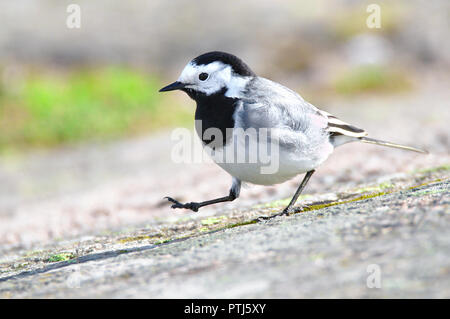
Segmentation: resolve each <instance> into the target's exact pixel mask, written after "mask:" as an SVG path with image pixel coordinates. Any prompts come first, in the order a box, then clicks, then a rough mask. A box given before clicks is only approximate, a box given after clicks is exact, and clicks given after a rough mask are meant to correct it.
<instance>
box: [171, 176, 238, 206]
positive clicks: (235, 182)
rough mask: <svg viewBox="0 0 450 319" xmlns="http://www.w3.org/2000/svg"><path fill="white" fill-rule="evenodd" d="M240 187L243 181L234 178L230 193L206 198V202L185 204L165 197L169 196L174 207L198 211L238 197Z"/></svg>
mask: <svg viewBox="0 0 450 319" xmlns="http://www.w3.org/2000/svg"><path fill="white" fill-rule="evenodd" d="M240 189H241V181H240V180H238V179H236V178H233V185H232V186H231V189H230V194H229V195H228V196H225V197H219V198H215V199H211V200H206V201H204V202H190V203H185V204H182V203H180V202H179V201H177V200H175V199H173V198H172V197H165V198H167V200H168V201H169V202H172V203H173V205H172V206H171V207H172V208H185V209H190V210H192V211H194V212H197V211H198V210H199V208H200V207H203V206H208V205H212V204H217V203H222V202H231V201H234V200H235V199H236V198H238V197H239V192H240Z"/></svg>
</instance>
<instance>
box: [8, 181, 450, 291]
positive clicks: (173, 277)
mask: <svg viewBox="0 0 450 319" xmlns="http://www.w3.org/2000/svg"><path fill="white" fill-rule="evenodd" d="M449 185H450V181H449V180H448V179H447V180H444V181H438V182H431V183H429V184H426V185H424V186H418V187H414V188H407V189H405V190H400V191H393V192H391V193H387V194H385V195H383V193H378V194H377V195H376V196H373V197H372V198H370V196H368V198H367V199H364V198H359V199H358V200H355V201H348V202H347V203H343V204H340V205H335V206H330V207H325V208H322V209H317V210H312V211H306V212H302V213H298V214H295V215H291V216H288V217H276V218H273V219H270V220H268V221H262V222H257V223H250V224H247V225H240V226H235V227H229V228H222V229H219V230H216V231H211V232H208V233H205V234H200V235H195V236H190V237H186V238H179V239H176V240H172V241H168V242H166V243H161V244H145V243H144V244H142V242H141V244H140V245H138V244H137V242H134V245H132V246H129V247H131V248H128V249H127V248H123V247H122V249H118V248H115V249H109V250H108V249H107V250H106V251H103V252H100V253H87V254H84V255H83V256H80V257H78V258H77V259H73V260H69V261H63V262H59V263H51V264H47V265H45V266H43V267H37V268H35V269H31V270H27V271H18V272H16V273H15V274H13V275H7V274H4V275H3V276H1V278H0V296H1V297H3V298H23V297H25V298H30V297H31V298H80V297H82V298H85V297H87V298H96V297H106V298H122V297H127V298H128V297H134V298H142V297H150V298H166V297H171V298H198V297H200V298H303V297H311V298H319V297H324V298H336V297H344V298H354V297H360V298H385V297H394V298H397V297H406V298H416V297H426V298H448V297H450V276H449V273H450V233H449V232H448V228H449V226H450V211H449V209H448V207H449V206H448V205H449V197H448V191H449ZM97 242H100V240H99V241H97ZM82 246H83V242H82V241H79V243H78V247H82ZM116 247H117V246H116ZM373 265H375V266H373ZM16 267H20V265H16ZM371 267H377V268H378V269H379V274H380V277H379V279H380V281H379V282H380V284H381V286H380V287H379V288H376V287H375V288H369V287H368V284H367V281H368V280H369V285H370V282H372V281H370V278H369V276H370V275H372V273H370V272H368V270H371V269H372V268H371ZM368 278H369V279H368Z"/></svg>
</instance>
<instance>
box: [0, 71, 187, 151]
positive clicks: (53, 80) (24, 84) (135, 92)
mask: <svg viewBox="0 0 450 319" xmlns="http://www.w3.org/2000/svg"><path fill="white" fill-rule="evenodd" d="M3 82H4V83H3V85H0V152H1V153H5V152H7V151H10V150H20V149H27V148H33V147H52V146H56V145H61V144H69V143H74V142H80V141H87V140H110V139H115V138H120V137H124V136H132V135H137V134H141V133H144V132H149V131H154V130H157V129H161V128H165V127H171V126H186V125H188V123H190V122H192V113H193V109H191V108H189V107H186V106H185V107H182V106H181V105H180V103H178V101H177V100H176V99H175V98H174V97H173V96H170V95H163V94H160V93H158V89H159V88H161V87H162V86H163V83H162V82H161V81H159V79H158V78H156V77H154V76H149V75H147V74H143V73H141V72H138V71H135V70H130V69H126V68H119V67H108V68H101V69H88V70H82V71H76V72H70V73H69V74H63V75H61V74H56V75H55V74H42V72H37V73H36V72H34V73H33V72H32V73H30V74H28V75H26V76H25V77H24V78H23V79H21V81H20V83H16V84H15V87H16V88H17V87H18V88H19V89H14V90H13V89H12V88H10V87H9V86H8V85H5V83H7V82H5V81H3Z"/></svg>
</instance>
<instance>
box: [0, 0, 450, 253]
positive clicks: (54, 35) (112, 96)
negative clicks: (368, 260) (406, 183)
mask: <svg viewBox="0 0 450 319" xmlns="http://www.w3.org/2000/svg"><path fill="white" fill-rule="evenodd" d="M70 3H76V4H78V5H79V6H80V8H81V27H80V28H68V27H67V26H66V19H67V17H68V16H69V15H70V13H68V12H67V11H66V10H67V6H68V5H69V4H70ZM371 3H375V4H377V5H379V7H380V10H381V11H380V13H381V27H380V28H369V27H368V26H367V24H366V20H367V19H368V17H369V16H370V15H371V12H367V8H368V6H369V4H371ZM449 24H450V2H448V1H446V0H434V1H419V0H414V1H411V0H408V1H406V0H405V1H401V0H399V1H352V0H321V1H276V0H257V1H256V0H249V1H245V2H244V1H226V2H225V1H206V0H199V1H195V2H193V1H188V0H171V1H162V0H161V1H160V0H152V1H139V0H129V1H119V0H114V1H113V0H96V1H87V0H78V1H62V0H59V1H54V0H34V1H26V0H16V1H7V0H1V1H0V246H2V245H3V247H7V246H8V245H9V246H10V245H27V244H31V243H34V242H43V241H45V240H51V239H55V238H65V237H67V236H74V235H80V234H87V233H92V232H98V231H100V230H105V229H111V228H114V227H116V228H117V227H119V228H120V227H126V226H129V225H142V224H145V223H148V222H150V221H152V220H154V219H158V218H168V217H167V216H174V213H173V212H172V211H171V210H170V208H168V205H167V204H166V203H165V202H163V201H162V197H163V196H166V195H169V196H174V197H175V198H178V199H179V200H189V201H191V200H204V199H209V198H213V197H215V196H217V195H219V196H221V195H224V194H226V193H227V191H228V188H229V185H230V184H229V183H230V178H229V176H227V174H226V173H224V172H223V171H221V170H220V169H219V168H218V167H216V166H214V165H213V164H202V165H196V164H192V165H184V164H174V163H172V162H171V160H170V152H171V146H172V145H173V141H171V139H170V132H171V129H172V128H175V127H188V128H192V127H193V113H194V110H195V105H194V102H193V101H191V100H189V99H188V97H187V96H185V95H183V94H182V93H173V94H159V93H158V89H159V88H161V87H162V86H164V85H165V84H168V83H171V82H173V81H174V80H175V79H176V78H177V77H178V75H179V73H180V72H181V70H182V69H183V67H184V66H185V64H186V63H187V62H189V61H190V60H191V59H192V58H194V57H196V56H197V55H199V54H201V53H204V52H207V51H211V50H221V51H226V52H230V53H233V54H235V55H237V56H239V57H241V58H242V59H243V60H244V61H246V62H247V64H249V65H250V66H251V68H252V69H253V70H254V71H255V72H256V73H257V74H258V75H261V76H264V77H268V78H270V79H272V80H275V81H277V82H280V83H282V84H284V85H286V86H288V87H290V88H292V89H294V90H296V91H297V92H299V93H300V94H301V95H302V96H303V97H304V98H305V99H307V100H308V101H310V102H311V103H313V104H315V105H316V106H318V107H319V108H321V109H324V110H327V111H329V112H332V113H333V114H335V115H336V116H338V117H340V118H342V119H343V120H344V121H348V122H350V123H352V124H354V125H356V126H359V127H364V128H366V129H367V130H368V132H369V133H370V135H371V136H373V137H377V138H382V139H388V140H392V141H394V142H400V143H405V144H412V145H415V146H418V147H423V148H426V149H428V150H430V151H431V153H432V154H431V155H429V156H421V155H416V154H410V153H406V152H401V151H397V150H392V149H381V148H377V147H375V146H370V145H348V146H347V145H346V146H345V147H343V148H342V149H339V150H338V151H337V152H336V154H335V155H333V159H332V161H328V162H327V163H325V164H324V167H323V169H322V170H319V173H318V174H317V176H316V178H315V179H314V180H313V181H312V183H311V186H310V188H309V189H308V191H309V192H324V191H327V190H328V191H332V190H333V187H335V185H336V183H348V184H349V185H352V183H361V182H363V181H373V180H376V179H377V178H380V176H384V175H386V174H394V173H399V172H407V171H410V170H415V169H426V168H428V167H431V166H436V165H448V162H449V155H448V154H449V130H448V123H449V120H450V117H449V101H450V93H449V87H450V85H449V84H450V73H449V71H450V42H449V41H448V39H449V38H450V25H449ZM212 176H213V177H214V178H212ZM297 183H298V181H297V180H293V181H290V182H287V183H285V184H283V185H280V186H278V187H266V188H260V187H251V188H249V189H244V190H243V194H242V199H240V200H239V203H236V202H234V203H230V204H226V205H222V206H221V207H219V208H217V207H212V208H211V211H214V210H216V209H222V210H223V209H233V208H236V207H245V206H246V205H247V207H248V206H251V205H253V204H255V203H258V202H264V201H268V200H270V199H273V198H283V197H287V196H289V195H290V194H291V193H292V192H293V190H295V188H296V186H297ZM208 212H209V211H208V210H207V211H206V212H205V213H208ZM180 214H191V213H189V212H177V214H176V216H180Z"/></svg>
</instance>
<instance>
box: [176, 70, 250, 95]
mask: <svg viewBox="0 0 450 319" xmlns="http://www.w3.org/2000/svg"><path fill="white" fill-rule="evenodd" d="M201 73H206V74H208V78H207V79H206V80H204V81H202V80H200V79H199V75H200V74H201ZM249 79H250V78H249V77H243V76H239V75H237V74H234V73H233V71H232V68H231V66H229V65H227V64H224V63H222V62H220V61H216V62H212V63H209V64H207V65H196V64H194V63H192V62H190V63H188V65H186V67H185V68H184V70H183V72H181V75H180V77H179V78H178V81H179V82H181V83H184V84H187V85H186V88H188V89H193V90H195V91H199V92H202V93H205V94H206V95H211V94H213V93H216V92H218V91H220V90H221V89H223V88H224V87H226V88H227V90H226V92H225V96H228V97H239V96H240V92H242V90H243V89H244V88H245V85H246V84H247V82H248V80H249Z"/></svg>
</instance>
